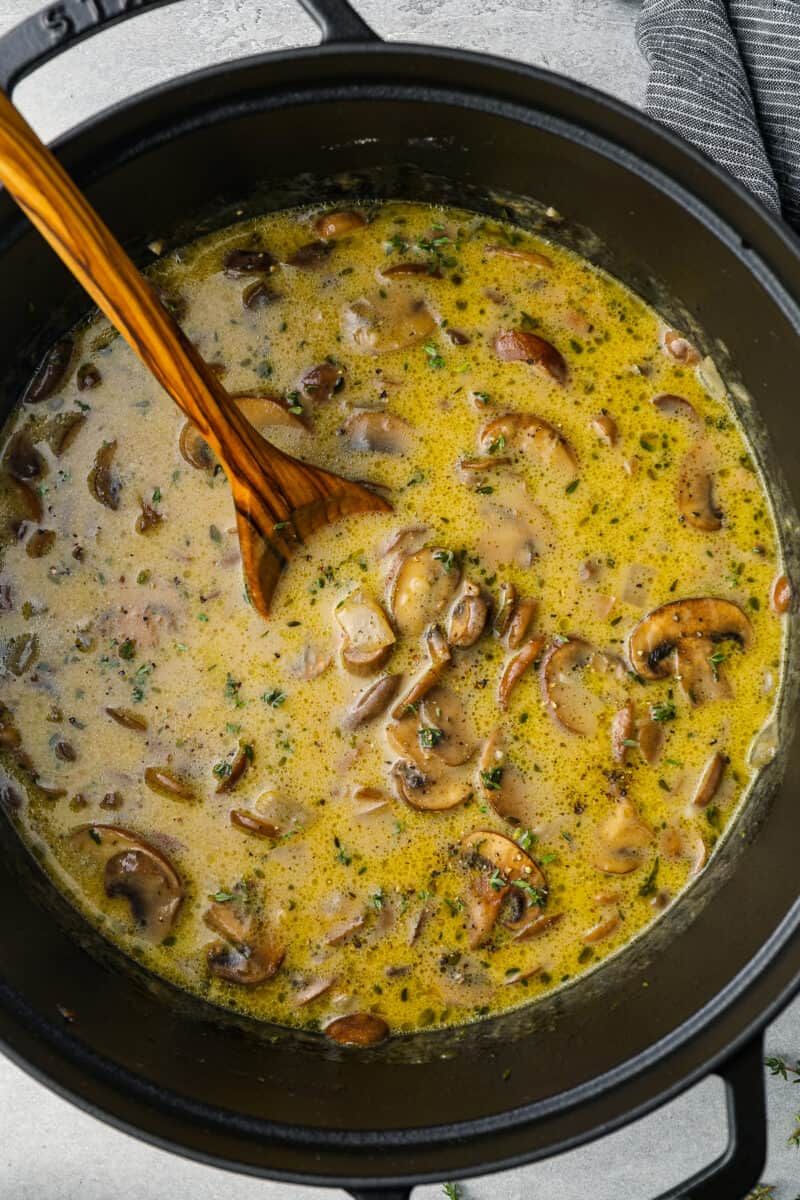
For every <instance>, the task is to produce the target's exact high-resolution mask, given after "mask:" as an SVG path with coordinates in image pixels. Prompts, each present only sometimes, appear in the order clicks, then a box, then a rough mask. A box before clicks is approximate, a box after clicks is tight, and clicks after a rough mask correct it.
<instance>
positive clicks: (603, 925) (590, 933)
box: [581, 913, 619, 946]
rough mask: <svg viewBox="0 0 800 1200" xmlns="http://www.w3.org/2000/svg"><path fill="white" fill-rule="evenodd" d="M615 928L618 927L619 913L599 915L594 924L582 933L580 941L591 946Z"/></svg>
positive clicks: (607, 935)
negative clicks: (605, 915)
mask: <svg viewBox="0 0 800 1200" xmlns="http://www.w3.org/2000/svg"><path fill="white" fill-rule="evenodd" d="M617 929H619V915H618V914H617V913H610V914H609V915H608V916H607V917H601V918H600V920H599V921H598V922H597V923H596V924H595V925H592V927H591V928H590V929H587V930H586V931H585V932H584V933H582V934H581V941H582V942H586V943H587V944H588V945H590V946H591V945H594V943H595V942H601V941H602V940H603V938H607V937H609V936H610V935H611V934H612V933H614V932H615V930H617Z"/></svg>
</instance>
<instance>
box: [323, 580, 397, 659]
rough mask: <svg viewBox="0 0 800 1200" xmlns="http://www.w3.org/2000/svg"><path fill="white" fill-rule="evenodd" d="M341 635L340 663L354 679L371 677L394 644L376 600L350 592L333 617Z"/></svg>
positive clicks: (392, 635)
mask: <svg viewBox="0 0 800 1200" xmlns="http://www.w3.org/2000/svg"><path fill="white" fill-rule="evenodd" d="M334 615H335V617H336V620H337V622H338V624H339V628H340V629H341V631H342V635H343V641H342V662H343V663H344V665H345V667H346V668H347V670H348V671H351V672H352V673H353V674H354V675H372V674H373V673H374V672H375V671H379V670H380V669H381V667H382V666H384V664H385V663H386V660H387V659H388V657H389V655H390V654H391V652H392V647H393V646H394V644H395V642H396V641H397V639H396V637H395V635H394V632H393V630H392V627H391V625H390V624H389V622H388V620H387V618H386V614H385V613H384V611H383V609H382V608H381V606H380V604H378V602H377V601H376V600H372V599H370V597H368V596H365V595H364V594H363V593H362V592H360V591H358V592H353V593H352V594H351V595H349V596H348V597H347V599H346V600H343V601H342V602H341V603H340V604H338V605H337V606H336V609H335V613H334Z"/></svg>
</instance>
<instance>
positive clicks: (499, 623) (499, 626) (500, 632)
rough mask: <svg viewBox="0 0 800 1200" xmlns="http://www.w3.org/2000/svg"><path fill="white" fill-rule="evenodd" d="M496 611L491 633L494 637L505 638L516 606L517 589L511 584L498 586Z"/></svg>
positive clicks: (506, 583)
mask: <svg viewBox="0 0 800 1200" xmlns="http://www.w3.org/2000/svg"><path fill="white" fill-rule="evenodd" d="M499 593H500V595H499V599H498V602H497V610H496V612H495V615H494V621H493V623H492V633H493V634H494V635H495V637H499V638H502V637H505V636H506V634H507V633H508V631H509V629H510V628H511V621H512V618H513V616H514V610H515V609H516V606H517V589H516V587H515V586H514V584H513V583H511V582H505V583H501V584H500V588H499Z"/></svg>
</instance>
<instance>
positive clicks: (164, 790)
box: [144, 767, 194, 800]
mask: <svg viewBox="0 0 800 1200" xmlns="http://www.w3.org/2000/svg"><path fill="white" fill-rule="evenodd" d="M144 781H145V783H146V784H147V786H148V787H149V788H150V791H151V792H156V793H157V794H158V795H159V796H167V797H168V798H169V799H170V800H193V799H194V792H193V791H192V789H191V788H190V787H189V785H188V783H186V782H184V780H182V779H178V777H177V776H176V775H173V773H172V771H169V770H168V769H167V768H166V767H147V769H146V770H145V773H144Z"/></svg>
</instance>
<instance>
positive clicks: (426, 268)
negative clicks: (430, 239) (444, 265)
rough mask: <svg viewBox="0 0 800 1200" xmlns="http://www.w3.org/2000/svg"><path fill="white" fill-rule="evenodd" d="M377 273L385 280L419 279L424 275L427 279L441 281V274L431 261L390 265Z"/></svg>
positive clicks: (381, 268)
mask: <svg viewBox="0 0 800 1200" xmlns="http://www.w3.org/2000/svg"><path fill="white" fill-rule="evenodd" d="M379 272H380V274H381V275H383V277H384V278H385V279H407V278H409V277H411V278H419V276H420V275H425V276H426V277H427V278H428V279H441V278H442V272H441V270H440V268H439V267H438V266H437V265H436V263H435V262H433V261H432V260H430V261H427V262H400V263H392V264H391V265H390V266H388V267H380V268H379Z"/></svg>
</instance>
